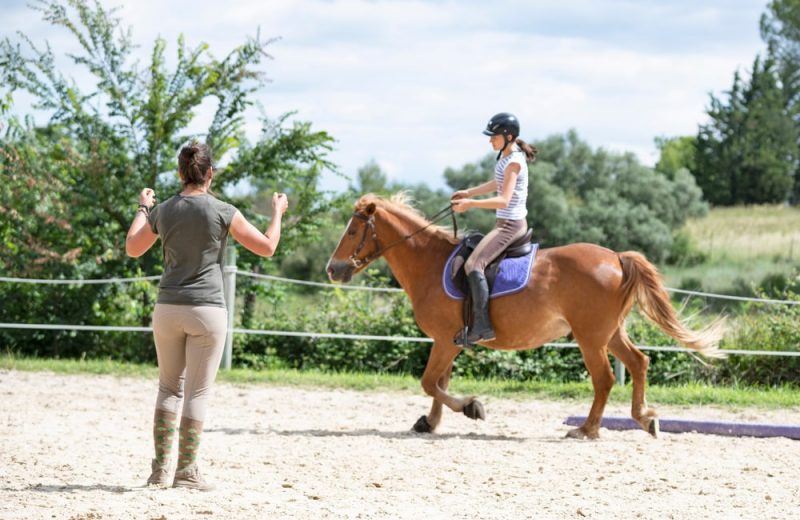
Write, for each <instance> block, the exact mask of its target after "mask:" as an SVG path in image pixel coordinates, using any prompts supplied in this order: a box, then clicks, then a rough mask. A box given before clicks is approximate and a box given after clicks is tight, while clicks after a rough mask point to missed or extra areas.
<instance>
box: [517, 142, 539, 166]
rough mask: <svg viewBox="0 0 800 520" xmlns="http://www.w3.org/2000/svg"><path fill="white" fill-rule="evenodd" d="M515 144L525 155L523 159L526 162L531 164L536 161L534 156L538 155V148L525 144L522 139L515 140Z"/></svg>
mask: <svg viewBox="0 0 800 520" xmlns="http://www.w3.org/2000/svg"><path fill="white" fill-rule="evenodd" d="M516 144H517V146H519V148H520V150H522V151H523V153H525V158H526V159H527V160H528V162H533V161H535V160H536V154H538V153H539V149H538V148H536V147H535V146H533V145H530V144H528V143H526V142H525V141H523V140H522V139H517V140H516Z"/></svg>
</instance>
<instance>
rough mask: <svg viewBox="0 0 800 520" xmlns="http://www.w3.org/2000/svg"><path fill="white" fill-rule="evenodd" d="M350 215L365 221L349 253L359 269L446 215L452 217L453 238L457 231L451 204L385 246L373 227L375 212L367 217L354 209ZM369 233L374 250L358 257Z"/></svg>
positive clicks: (354, 264)
mask: <svg viewBox="0 0 800 520" xmlns="http://www.w3.org/2000/svg"><path fill="white" fill-rule="evenodd" d="M352 216H353V218H357V219H359V220H362V221H364V222H365V225H364V233H363V234H362V235H361V242H359V243H358V246H356V249H355V251H353V254H351V255H350V258H349V260H350V263H352V264H353V267H355V268H356V269H360V268H362V267H364V266H366V265H367V264H369V263H370V262H372V261H373V260H375V259H376V258H378V257H380V256H381V255H382V254H383V253H385V252H386V250H388V249H391V248H393V247H394V246H396V245H397V244H401V243H403V242H405V241H406V240H408V239H409V238H411V237H413V236H414V235H416V234H417V233H421V232H422V231H424V230H426V229H428V228H429V227H430V226H432V225H434V224H435V223H437V222H439V221H441V220H442V219H444V218H447V217H448V216H452V217H453V238H455V237H456V233H457V231H458V224H457V223H456V214H455V212H453V206H452V204H448V205H447V207H446V208H443V209H441V210H439V211H437V212H436V213H435V214H434V215H433V217H431V219H430V222H428V224H426V225H425V226H423V227H421V228H419V229H418V230H416V231H414V232H413V233H409V234H408V235H405V236H403V237H400V238H399V239H397V240H395V241H394V242H392V243H391V244H389V245H388V246H386V247H381V241H380V239H379V238H378V232H377V230H376V229H375V213H372V215H370V216H368V217H367V216H366V215H363V214H361V213H359V212H358V211H354V212H353V215H352ZM370 234H371V235H372V242H373V243H374V244H375V251H374V252H372V253H370V254H369V255H367V256H365V257H364V258H359V257H358V254H359V253H360V252H361V250H362V249H364V246H365V245H366V244H367V236H368V235H370Z"/></svg>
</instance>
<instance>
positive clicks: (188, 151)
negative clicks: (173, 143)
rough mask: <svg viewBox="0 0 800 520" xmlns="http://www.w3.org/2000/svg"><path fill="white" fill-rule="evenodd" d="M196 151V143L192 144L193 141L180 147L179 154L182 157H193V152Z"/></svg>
mask: <svg viewBox="0 0 800 520" xmlns="http://www.w3.org/2000/svg"><path fill="white" fill-rule="evenodd" d="M196 153H197V145H196V144H194V143H192V144H187V145H186V146H184V147H183V148H181V156H183V157H185V158H187V159H191V158H193V157H194V154H196Z"/></svg>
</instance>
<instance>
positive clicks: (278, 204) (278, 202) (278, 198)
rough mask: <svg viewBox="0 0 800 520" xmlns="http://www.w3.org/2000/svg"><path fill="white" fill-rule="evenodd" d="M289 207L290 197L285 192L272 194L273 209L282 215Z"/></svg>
mask: <svg viewBox="0 0 800 520" xmlns="http://www.w3.org/2000/svg"><path fill="white" fill-rule="evenodd" d="M288 208H289V199H288V198H286V194H285V193H273V194H272V210H273V211H274V212H277V213H279V214H281V215H283V214H284V213H286V210H287V209H288Z"/></svg>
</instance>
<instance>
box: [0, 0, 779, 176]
mask: <svg viewBox="0 0 800 520" xmlns="http://www.w3.org/2000/svg"><path fill="white" fill-rule="evenodd" d="M102 1H103V4H104V5H106V6H114V5H122V2H120V1H110V0H102ZM765 5H766V1H757V0H703V1H696V0H660V1H656V0H638V1H633V0H563V1H560V2H554V1H552V0H549V1H539V0H520V1H514V2H510V1H505V2H504V1H495V2H487V1H459V2H456V1H436V0H430V1H363V0H330V1H321V0H286V1H283V0H270V1H263V0H259V1H235V0H228V1H226V2H216V1H211V0H192V1H186V0H170V1H168V2H167V1H164V0H138V1H137V2H135V3H134V2H126V3H125V5H124V6H123V7H121V9H120V11H119V16H120V17H121V18H122V19H123V23H124V24H125V25H130V26H132V28H133V38H134V41H136V42H137V43H139V44H140V45H141V46H142V47H141V48H140V49H139V50H138V51H137V52H138V55H139V56H140V57H141V59H142V61H146V59H147V55H148V52H149V50H150V49H151V48H152V42H153V40H154V39H155V38H156V37H157V36H159V35H160V36H162V37H164V38H166V39H167V41H168V42H169V43H170V46H169V47H168V51H173V52H174V49H175V45H174V42H175V40H176V38H177V35H178V34H179V33H183V34H184V35H185V37H186V40H187V43H188V44H189V45H190V46H193V45H196V44H198V43H200V42H207V43H208V44H209V45H210V48H211V50H212V52H213V53H214V54H215V55H216V56H223V55H224V54H226V53H227V52H229V51H230V50H231V49H232V48H234V47H235V46H236V45H237V44H239V43H241V42H243V41H244V38H245V36H246V35H254V34H255V33H256V30H257V29H259V28H260V31H261V35H262V38H272V37H279V38H280V40H278V41H276V42H275V43H273V44H272V45H271V46H270V47H269V52H270V54H271V55H272V56H273V57H274V59H273V60H271V61H267V62H266V63H265V64H264V71H265V73H266V75H267V76H268V77H269V78H270V79H271V83H269V84H268V85H266V86H265V87H264V88H263V89H262V90H261V91H260V93H259V96H258V99H259V101H260V102H261V103H262V104H263V107H264V109H265V111H266V113H267V115H269V116H273V117H274V116H277V115H279V114H282V113H284V112H287V111H297V116H296V117H297V118H299V119H302V120H307V121H312V122H313V124H314V127H315V128H317V129H321V130H326V131H328V132H330V133H331V134H332V135H333V136H334V137H335V138H336V140H337V142H336V151H335V152H334V154H333V155H332V159H333V160H334V162H336V163H337V164H338V165H339V166H340V168H341V171H342V172H343V173H346V174H350V175H352V174H354V173H355V172H356V170H357V169H358V168H359V167H360V166H362V165H364V164H365V163H366V162H367V161H369V160H370V159H374V160H375V161H377V162H378V164H380V165H381V167H382V168H383V169H384V170H385V171H386V172H387V174H388V175H389V177H390V178H393V179H398V180H403V181H407V182H425V183H428V184H429V185H431V186H432V187H434V188H439V187H444V181H443V177H442V172H443V171H444V169H445V168H446V167H448V166H454V167H458V166H461V165H463V164H464V163H467V162H471V161H474V160H476V159H479V158H481V157H482V156H483V155H484V154H486V153H487V152H488V151H489V150H490V148H489V145H488V142H487V138H486V137H484V136H482V135H481V130H482V129H483V127H484V126H485V124H486V121H487V120H488V118H489V117H490V116H491V115H492V114H494V113H496V112H500V111H508V112H513V113H515V114H517V116H518V117H519V118H520V120H521V122H522V137H523V138H525V139H528V140H532V139H538V138H543V137H545V136H547V135H549V134H553V133H560V132H564V131H566V130H567V129H569V128H575V129H576V130H577V131H578V133H579V134H580V135H581V137H582V138H584V139H585V140H587V141H588V142H589V143H590V144H591V145H592V146H594V147H604V148H607V149H611V150H620V151H622V150H628V151H632V152H634V153H636V154H637V155H638V156H639V157H640V158H641V160H642V161H643V162H645V163H648V164H652V163H653V162H654V160H655V159H656V152H655V147H654V145H653V139H654V138H655V137H657V136H674V135H687V134H694V133H695V132H696V130H697V125H698V124H699V123H702V122H703V121H705V113H704V108H705V107H706V106H707V104H708V95H709V93H710V92H714V93H716V94H720V93H721V92H722V91H724V90H726V89H728V88H729V87H730V84H731V81H732V77H733V73H734V71H735V70H737V69H739V70H743V71H744V70H748V69H749V67H750V66H751V64H752V60H753V58H754V57H755V55H756V53H758V52H761V51H762V49H763V45H762V42H761V40H760V38H759V33H758V19H759V17H760V15H761V13H762V12H763V10H764V8H765ZM0 12H2V19H3V22H4V23H3V26H4V27H3V29H2V30H0V35H2V36H12V37H13V35H12V33H11V28H20V29H22V30H23V31H25V32H26V33H27V34H29V35H32V36H33V38H34V40H35V41H42V40H44V39H47V40H48V41H49V42H50V43H51V45H52V46H53V47H54V49H55V50H56V51H67V50H70V49H72V48H73V45H74V44H73V43H72V41H71V39H70V38H69V36H68V35H67V34H66V33H65V32H64V31H62V30H60V29H54V28H52V27H50V26H48V25H47V24H46V23H45V22H43V21H42V20H41V19H40V17H39V14H38V13H36V12H35V11H32V10H30V9H29V8H27V7H26V6H25V1H24V0H0ZM76 75H77V72H76ZM209 113H210V109H208V110H205V113H201V114H200V115H199V118H198V123H197V125H202V124H204V121H203V119H204V118H208V115H209ZM258 127H259V122H258V116H257V113H253V115H252V117H251V118H249V123H248V132H249V135H251V136H252V137H255V136H256V135H257V130H258ZM198 128H200V126H198ZM346 184H347V183H346V181H343V180H338V179H336V178H335V177H333V176H330V177H328V178H326V179H325V180H324V186H325V187H326V188H329V189H340V188H343V187H345V186H346Z"/></svg>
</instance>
